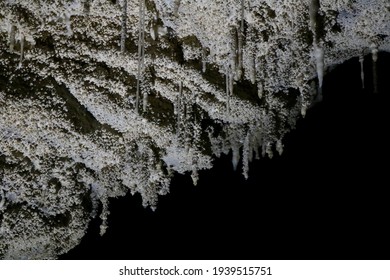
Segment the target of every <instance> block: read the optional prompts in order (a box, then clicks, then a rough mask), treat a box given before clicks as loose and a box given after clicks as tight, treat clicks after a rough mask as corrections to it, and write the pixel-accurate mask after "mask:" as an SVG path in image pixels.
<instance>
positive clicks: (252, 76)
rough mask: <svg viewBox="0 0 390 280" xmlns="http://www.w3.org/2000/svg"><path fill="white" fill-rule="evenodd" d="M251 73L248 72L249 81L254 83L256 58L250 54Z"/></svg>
mask: <svg viewBox="0 0 390 280" xmlns="http://www.w3.org/2000/svg"><path fill="white" fill-rule="evenodd" d="M250 71H251V74H250V77H251V83H252V84H253V85H254V84H255V83H256V74H257V73H256V58H255V56H254V55H253V54H252V57H251V69H250Z"/></svg>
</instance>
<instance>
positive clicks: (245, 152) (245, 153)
mask: <svg viewBox="0 0 390 280" xmlns="http://www.w3.org/2000/svg"><path fill="white" fill-rule="evenodd" d="M249 136H250V130H248V132H247V134H246V136H245V139H244V146H243V149H242V174H243V175H244V177H245V179H248V173H249V153H250V151H251V149H250V145H249Z"/></svg>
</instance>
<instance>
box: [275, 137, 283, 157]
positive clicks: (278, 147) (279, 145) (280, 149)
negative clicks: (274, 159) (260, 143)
mask: <svg viewBox="0 0 390 280" xmlns="http://www.w3.org/2000/svg"><path fill="white" fill-rule="evenodd" d="M276 151H278V153H279V155H280V156H281V155H282V154H283V143H282V140H281V139H279V140H278V141H277V142H276Z"/></svg>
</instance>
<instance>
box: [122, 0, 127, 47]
mask: <svg viewBox="0 0 390 280" xmlns="http://www.w3.org/2000/svg"><path fill="white" fill-rule="evenodd" d="M126 33H127V0H123V6H122V24H121V53H125V51H126Z"/></svg>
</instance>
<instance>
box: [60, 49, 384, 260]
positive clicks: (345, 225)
mask: <svg viewBox="0 0 390 280" xmlns="http://www.w3.org/2000/svg"><path fill="white" fill-rule="evenodd" d="M377 67H378V82H379V92H378V94H373V93H372V89H373V85H372V65H371V58H370V57H369V56H367V57H366V59H365V68H366V71H365V74H366V89H365V90H362V89H361V83H360V65H359V61H358V59H357V58H354V59H351V60H349V61H348V62H346V63H344V64H343V65H341V66H338V67H337V68H335V69H334V70H333V71H332V72H331V73H329V74H328V75H327V76H326V77H325V80H324V88H323V94H324V99H323V102H322V103H320V104H318V105H316V106H315V107H314V108H312V109H310V110H309V111H308V113H307V115H306V118H305V119H302V120H300V121H299V122H298V124H297V129H296V130H295V131H293V132H291V133H290V134H289V135H288V136H287V137H286V139H285V141H284V143H285V149H284V150H285V153H284V154H283V156H276V157H275V158H274V159H272V160H270V159H261V160H258V161H255V162H253V163H252V164H251V166H250V174H249V176H250V177H249V179H248V180H247V181H245V179H244V177H243V176H242V175H241V174H240V172H233V168H232V164H231V157H230V156H224V157H222V158H221V159H218V160H216V161H215V167H214V168H213V169H212V170H208V171H203V172H201V174H200V180H199V182H198V186H196V187H194V186H193V185H192V181H191V178H190V176H182V175H177V176H175V177H174V179H173V181H172V185H171V193H170V194H168V195H167V196H164V197H160V200H159V205H158V208H157V210H156V211H155V212H152V211H151V210H149V209H144V208H143V207H142V205H141V198H140V196H139V195H136V196H131V195H127V196H126V197H123V198H119V199H115V200H112V203H111V205H110V212H111V215H110V217H109V228H108V230H107V233H106V235H104V236H103V237H100V236H99V235H98V231H99V230H98V227H99V221H93V223H92V225H91V227H90V230H89V232H88V234H87V235H86V236H85V237H84V239H83V241H82V242H81V244H80V245H79V246H78V247H76V248H75V249H73V250H71V251H70V252H69V253H68V254H66V255H63V256H61V259H390V253H389V252H390V250H389V249H390V241H389V236H390V231H389V230H388V229H387V223H388V215H389V207H388V198H387V197H388V196H387V188H388V181H389V179H388V175H387V173H388V166H389V165H388V161H389V152H388V147H387V144H388V143H389V136H387V129H388V120H389V116H388V114H389V112H390V111H389V109H388V106H389V105H388V104H389V103H388V101H389V97H388V94H390V83H389V80H388V73H390V69H389V68H390V54H388V53H380V54H379V60H378V62H377ZM239 170H240V169H239Z"/></svg>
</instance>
